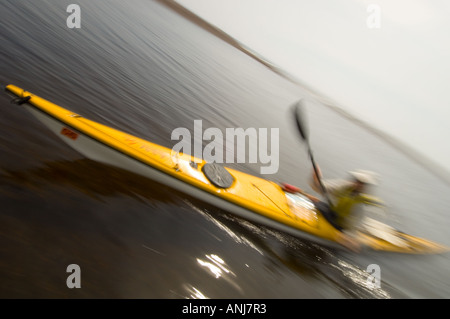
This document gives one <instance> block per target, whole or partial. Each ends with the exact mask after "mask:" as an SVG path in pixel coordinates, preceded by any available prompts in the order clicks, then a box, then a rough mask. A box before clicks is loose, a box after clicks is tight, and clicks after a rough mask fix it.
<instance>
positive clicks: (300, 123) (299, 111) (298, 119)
mask: <svg viewBox="0 0 450 319" xmlns="http://www.w3.org/2000/svg"><path fill="white" fill-rule="evenodd" d="M292 111H293V113H294V119H295V123H296V124H297V129H298V131H299V132H300V135H301V136H302V138H303V139H304V140H305V141H308V128H307V125H306V121H305V116H304V112H303V104H302V101H298V102H297V103H296V104H294V106H293V108H292Z"/></svg>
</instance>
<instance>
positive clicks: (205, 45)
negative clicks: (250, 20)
mask: <svg viewBox="0 0 450 319" xmlns="http://www.w3.org/2000/svg"><path fill="white" fill-rule="evenodd" d="M71 2H72V1H56V0H55V1H44V0H38V1H16V0H15V1H7V0H5V1H1V2H0V43H1V50H0V67H1V72H0V82H1V83H2V84H3V85H4V84H9V83H12V84H16V85H18V86H20V87H23V88H26V89H27V90H29V91H31V92H33V93H35V94H38V95H40V96H42V97H44V98H46V99H48V100H50V101H52V102H54V103H57V104H59V105H62V106H65V107H67V108H69V109H71V110H73V111H74V112H77V113H79V114H82V115H83V116H85V117H88V118H90V119H92V120H95V121H98V122H101V123H104V124H106V125H110V126H113V127H116V128H119V129H121V130H124V131H127V132H129V133H131V134H134V135H137V136H139V137H142V138H145V139H148V140H151V141H154V142H156V143H159V144H162V145H165V146H168V147H171V146H173V143H174V142H172V141H171V140H170V135H171V132H172V130H173V129H175V128H177V127H186V128H189V129H192V128H193V120H194V119H202V120H203V125H204V128H206V127H218V128H220V129H222V130H224V129H225V128H226V127H243V128H248V127H255V128H259V127H264V128H279V129H280V167H279V170H278V172H277V173H276V174H274V175H270V176H265V177H266V178H267V177H269V178H270V179H272V180H275V181H285V182H289V183H292V184H297V185H299V186H300V187H303V188H305V189H307V190H309V187H308V186H307V179H308V177H309V174H310V169H311V167H310V163H309V161H308V158H307V155H306V153H305V150H304V148H303V146H302V144H301V143H300V142H299V139H298V136H297V133H296V131H295V128H294V127H293V126H292V122H291V121H289V115H288V108H289V106H290V105H292V103H294V102H295V101H296V100H298V99H299V98H302V97H307V96H310V93H308V91H307V90H306V89H303V88H301V87H299V86H296V85H294V84H292V83H290V82H288V81H286V80H285V79H283V78H281V77H279V76H278V75H276V74H274V73H273V72H271V71H270V70H269V69H267V68H265V67H264V66H262V65H261V64H259V63H257V62H255V61H254V60H252V59H251V58H249V57H248V56H246V55H245V54H243V53H242V52H240V51H238V50H236V49H235V48H233V47H231V46H229V45H228V44H226V43H224V42H223V41H221V40H219V39H217V38H215V37H214V36H212V35H210V34H209V33H207V32H205V31H204V30H202V29H201V28H199V27H197V26H195V25H194V24H192V23H191V22H188V21H187V20H185V19H184V18H183V17H181V16H179V15H178V14H176V13H174V12H172V11H170V10H169V9H167V8H166V7H163V6H161V5H160V4H158V3H155V2H152V1H149V0H133V1H129V2H124V1H111V0H108V1H77V3H78V4H79V5H80V7H81V29H69V28H67V26H66V18H67V16H68V15H69V14H68V13H66V8H67V6H68V5H69V4H70V3H71ZM0 104H1V114H2V116H0V151H1V156H0V169H1V171H0V174H1V175H0V207H1V210H0V211H1V214H0V238H1V245H0V283H1V285H0V297H3V298H22V297H26V298H29V297H31V298H35V297H37V298H43V297H44V298H61V297H62V298H66V297H84V298H201V297H208V298H448V297H449V296H450V276H449V275H448V269H449V266H450V263H449V255H448V254H446V255H438V256H405V255H396V254H383V253H375V252H371V253H364V254H363V255H355V254H352V253H349V252H345V251H337V250H333V249H330V248H327V247H323V246H319V245H317V244H314V243H311V242H308V241H305V240H302V239H297V238H293V237H291V236H288V235H285V234H281V233H279V232H275V231H273V230H270V229H267V228H264V227H260V226H257V225H254V224H252V223H249V222H247V221H245V220H242V219H239V218H236V217H233V216H232V215H230V214H229V213H227V212H225V211H221V210H219V209H217V208H215V207H212V206H209V205H207V204H205V203H203V202H202V201H200V200H196V199H194V198H191V197H190V196H188V195H186V194H182V193H179V192H177V191H174V190H173V189H170V188H168V187H166V186H164V185H160V184H158V183H155V182H153V181H151V180H148V179H146V178H143V177H140V176H136V175H134V174H131V173H129V172H126V171H124V170H120V169H116V168H111V167H108V166H105V165H102V164H99V163H96V162H93V161H90V160H87V159H85V158H84V157H83V156H81V155H80V154H78V153H77V152H75V151H74V150H72V149H70V148H69V147H68V146H66V145H65V144H63V143H62V142H61V141H60V140H59V139H57V138H55V136H53V135H52V133H50V132H49V131H48V130H47V129H45V127H43V126H42V125H41V124H40V123H39V122H38V121H37V120H35V119H34V118H33V117H32V116H31V115H30V114H28V113H27V112H26V111H24V110H23V109H21V108H20V107H18V106H15V105H12V104H10V103H9V98H8V97H7V96H6V95H3V96H2V97H1V98H0ZM308 117H309V126H310V129H311V143H312V145H313V148H314V151H315V155H316V160H317V161H318V162H319V163H320V164H321V168H322V171H323V172H324V174H325V176H326V177H333V178H334V177H341V176H345V172H346V171H347V170H351V169H354V168H366V169H371V170H375V171H377V172H379V173H380V174H381V175H382V183H381V185H380V186H379V187H378V189H377V190H376V194H377V195H379V196H381V197H383V198H384V199H385V200H386V201H387V202H388V203H389V204H390V207H391V211H392V216H390V218H389V219H390V221H391V222H392V224H393V225H394V226H398V227H401V228H402V229H403V230H404V231H406V232H408V233H412V234H415V235H418V236H422V237H426V238H429V239H432V240H435V241H438V242H440V243H443V244H447V245H450V238H449V236H448V229H449V227H450V218H449V208H450V198H449V196H448V195H449V194H450V192H449V191H450V188H449V187H448V186H447V185H446V184H444V183H443V182H441V181H440V180H439V179H438V178H436V177H435V176H433V175H432V174H430V173H428V171H427V170H425V169H424V168H423V167H421V166H419V165H418V164H415V162H414V161H413V160H412V159H411V158H408V157H407V156H405V155H403V154H402V153H400V152H398V151H397V150H396V149H395V148H393V147H392V146H390V144H388V143H386V142H385V141H383V140H381V139H380V138H378V137H376V136H374V135H372V134H371V133H369V131H367V130H365V129H364V128H362V127H359V126H357V125H355V124H354V123H352V122H350V121H349V120H348V119H345V118H343V117H341V116H340V115H338V114H336V113H335V112H333V111H332V110H330V109H328V108H326V107H320V106H319V107H317V108H313V109H309V110H308ZM231 166H233V167H235V168H238V169H240V170H243V171H246V172H249V173H252V174H256V175H258V174H259V167H260V165H258V164H232V165H231ZM73 263H74V264H78V265H79V266H80V267H81V272H82V278H81V282H82V288H81V289H68V288H67V286H66V278H67V276H68V273H67V272H66V267H67V266H68V265H69V264H73ZM369 264H378V265H379V266H380V268H381V279H382V283H381V288H379V289H371V288H370V287H368V286H367V283H366V279H367V273H366V268H367V266H368V265H369Z"/></svg>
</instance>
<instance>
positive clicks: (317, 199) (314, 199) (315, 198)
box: [298, 189, 320, 203]
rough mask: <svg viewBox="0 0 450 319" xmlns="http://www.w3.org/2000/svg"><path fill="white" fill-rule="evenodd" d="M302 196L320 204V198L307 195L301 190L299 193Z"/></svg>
mask: <svg viewBox="0 0 450 319" xmlns="http://www.w3.org/2000/svg"><path fill="white" fill-rule="evenodd" d="M298 192H299V193H300V194H302V195H303V196H305V197H308V198H309V199H310V200H312V201H313V202H316V203H317V202H320V199H319V198H317V197H316V196H314V195H311V194H308V193H306V192H305V191H303V190H302V189H299V191H298Z"/></svg>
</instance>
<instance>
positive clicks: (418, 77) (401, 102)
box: [177, 0, 450, 172]
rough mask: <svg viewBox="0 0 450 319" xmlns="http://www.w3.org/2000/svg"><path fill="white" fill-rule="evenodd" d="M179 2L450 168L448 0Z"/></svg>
mask: <svg viewBox="0 0 450 319" xmlns="http://www.w3.org/2000/svg"><path fill="white" fill-rule="evenodd" d="M177 2H178V3H179V4H181V5H183V6H184V7H186V8H188V9H189V10H191V11H192V12H194V13H196V14H197V15H199V16H201V17H202V18H203V19H205V20H207V21H208V22H210V23H211V24H213V25H215V26H217V27H219V28H220V29H222V30H223V31H225V32H226V33H228V34H229V35H230V36H232V37H233V38H235V39H236V40H238V41H239V42H241V43H243V44H244V45H246V46H247V47H249V48H250V49H251V50H253V51H255V52H257V53H259V54H260V55H261V56H262V57H264V58H265V59H266V60H268V61H270V62H272V63H273V64H275V65H276V66H278V67H279V68H281V69H283V70H285V71H287V72H288V73H289V74H292V75H293V76H294V77H295V78H297V79H299V80H300V81H302V82H303V83H305V84H307V85H308V86H309V87H311V88H312V89H314V90H316V91H317V92H320V93H324V94H325V95H326V96H327V97H329V98H330V99H332V100H333V101H335V102H337V104H338V106H339V107H341V108H342V109H344V110H346V111H347V112H349V113H350V114H352V115H354V116H355V117H357V118H359V119H361V120H363V121H365V122H367V123H368V124H370V125H372V126H374V127H376V128H378V129H380V130H382V131H384V132H385V133H387V134H389V135H391V136H393V137H395V138H397V139H399V140H400V141H402V142H403V143H405V144H407V145H408V146H410V147H412V148H413V149H415V150H417V151H418V152H420V153H422V154H423V155H425V156H426V157H428V158H430V159H431V160H433V161H434V162H436V163H437V164H439V165H440V166H442V167H444V168H445V169H446V170H447V172H450V143H449V142H448V141H447V139H448V138H450V1H448V0H432V1H431V0H177Z"/></svg>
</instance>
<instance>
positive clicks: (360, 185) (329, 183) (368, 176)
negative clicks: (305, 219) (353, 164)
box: [310, 169, 381, 231]
mask: <svg viewBox="0 0 450 319" xmlns="http://www.w3.org/2000/svg"><path fill="white" fill-rule="evenodd" d="M318 172H319V174H320V178H321V177H322V176H321V172H320V169H318ZM349 173H350V176H351V179H350V180H344V179H338V180H322V184H323V186H324V187H325V189H326V192H327V194H328V195H329V196H330V200H331V202H332V203H331V207H330V206H329V204H328V203H325V202H323V201H316V202H315V204H316V207H317V208H318V209H319V210H320V211H321V212H322V214H324V216H325V217H326V218H327V220H328V221H329V222H330V223H331V224H332V225H333V226H335V227H336V228H337V229H339V230H341V231H349V230H352V229H353V228H355V227H356V226H357V224H358V222H359V220H360V218H361V217H362V214H361V212H358V209H359V208H360V207H361V205H360V204H363V203H370V204H381V202H380V201H379V200H378V199H376V198H375V197H373V196H370V195H369V191H370V190H369V188H370V186H374V185H377V184H378V174H376V173H374V172H371V171H367V170H356V171H351V172H349ZM312 175H313V176H312V179H311V182H310V186H311V188H312V189H313V190H314V191H316V192H318V193H320V194H322V195H325V194H323V191H322V188H321V187H320V184H319V180H318V178H317V175H316V174H315V173H314V172H313V174H312Z"/></svg>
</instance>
